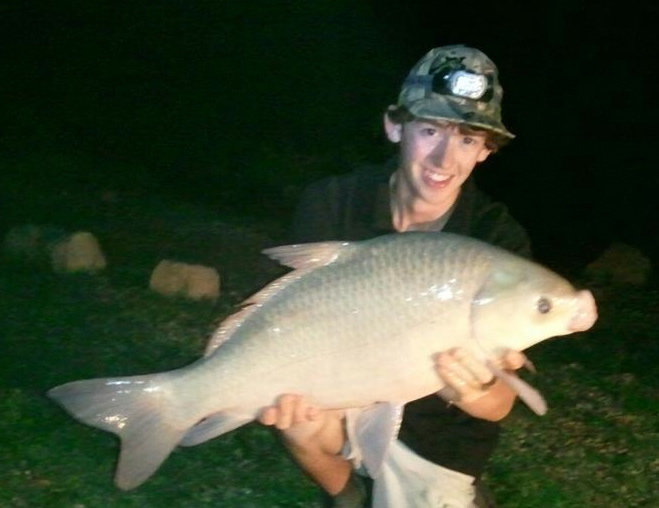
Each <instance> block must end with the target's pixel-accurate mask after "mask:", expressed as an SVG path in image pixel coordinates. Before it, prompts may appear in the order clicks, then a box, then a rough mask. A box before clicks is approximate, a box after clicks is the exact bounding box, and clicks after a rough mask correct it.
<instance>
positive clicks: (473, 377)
mask: <svg viewBox="0 0 659 508" xmlns="http://www.w3.org/2000/svg"><path fill="white" fill-rule="evenodd" d="M527 363H528V360H527V359H526V356H525V355H524V354H523V353H520V352H517V351H512V350H511V351H507V352H506V353H505V354H504V355H503V356H502V357H501V358H499V359H498V360H497V361H496V364H497V366H498V367H499V368H501V369H503V370H517V369H519V368H521V367H522V366H524V365H526V364H527ZM435 369H436V371H437V375H438V376H439V377H440V378H441V379H442V381H444V383H445V384H446V387H445V388H443V389H442V390H440V392H439V395H440V396H442V397H443V398H445V399H446V400H448V401H449V402H455V403H459V405H461V407H462V406H463V405H468V404H471V403H473V402H475V401H478V400H479V399H481V398H483V397H484V396H485V395H488V394H489V393H490V390H491V389H492V388H493V387H494V386H495V385H497V384H500V383H498V382H497V381H498V380H497V378H496V377H495V376H494V375H493V374H492V371H491V370H490V369H489V368H488V367H487V366H486V365H485V364H484V363H483V362H482V361H480V360H478V359H477V358H476V357H475V356H474V355H473V354H472V353H470V352H469V351H467V350H466V349H462V348H455V349H451V350H449V351H446V352H443V353H440V354H438V355H437V356H436V357H435ZM498 391H499V390H497V392H498Z"/></svg>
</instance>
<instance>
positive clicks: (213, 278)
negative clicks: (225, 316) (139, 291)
mask: <svg viewBox="0 0 659 508" xmlns="http://www.w3.org/2000/svg"><path fill="white" fill-rule="evenodd" d="M149 287H150V288H151V289H152V290H153V291H155V292H156V293H159V294H161V295H164V296H183V297H186V298H190V299H192V300H216V299H217V297H218V296H219V295H220V276H219V274H218V273H217V270H215V269H214V268H210V267H208V266H203V265H192V264H187V263H182V262H178V261H171V260H167V259H165V260H162V261H161V262H160V263H158V265H157V266H156V267H155V269H154V270H153V272H152V274H151V279H150V280H149Z"/></svg>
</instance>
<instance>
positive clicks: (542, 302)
mask: <svg viewBox="0 0 659 508" xmlns="http://www.w3.org/2000/svg"><path fill="white" fill-rule="evenodd" d="M537 307H538V312H539V313H540V314H547V312H549V311H550V310H551V300H550V299H549V298H547V297H546V296H541V297H540V298H539V299H538V304H537Z"/></svg>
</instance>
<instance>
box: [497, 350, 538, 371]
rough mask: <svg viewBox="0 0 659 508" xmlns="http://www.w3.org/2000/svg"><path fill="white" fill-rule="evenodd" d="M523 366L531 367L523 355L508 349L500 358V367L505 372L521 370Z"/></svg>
mask: <svg viewBox="0 0 659 508" xmlns="http://www.w3.org/2000/svg"><path fill="white" fill-rule="evenodd" d="M525 365H533V364H532V363H531V362H530V360H529V359H528V358H527V357H526V355H525V354H524V353H520V352H519V351H513V350H512V349H509V350H508V351H506V352H505V353H504V355H503V356H502V357H501V367H502V368H503V369H505V370H517V369H521V368H522V367H524V366H525Z"/></svg>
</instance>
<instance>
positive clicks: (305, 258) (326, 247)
mask: <svg viewBox="0 0 659 508" xmlns="http://www.w3.org/2000/svg"><path fill="white" fill-rule="evenodd" d="M351 246H352V244H351V243H350V242H317V243H302V244H297V245H283V246H281V247H272V248H269V249H265V250H264V251H263V253H264V254H266V255H267V256H269V257H270V258H271V259H274V260H276V261H279V263H281V264H282V265H285V266H289V267H291V268H294V270H293V271H292V272H289V273H287V274H286V275H284V276H283V277H279V278H278V279H276V280H275V281H273V282H271V283H270V284H268V285H267V286H265V287H264V288H263V289H261V290H260V291H258V292H256V293H254V294H253V295H252V296H250V297H249V298H248V299H247V300H245V301H244V302H243V303H242V304H241V305H240V306H239V309H238V311H237V312H235V313H233V314H231V315H230V316H229V317H228V318H226V319H225V320H224V321H223V322H222V324H221V325H220V327H219V328H218V329H217V330H216V331H215V333H213V335H212V336H211V338H210V340H209V341H208V344H207V345H206V351H205V352H204V356H209V355H211V354H213V352H214V351H215V350H216V349H217V348H218V347H220V346H221V345H222V344H224V342H226V341H227V340H228V339H229V338H230V337H231V336H232V335H233V334H234V333H235V331H236V330H237V329H238V328H240V326H241V325H242V324H243V323H244V322H245V320H246V319H247V318H248V317H249V316H250V314H252V312H254V311H256V310H257V309H258V308H259V307H261V306H262V305H263V304H264V303H265V302H266V301H268V299H269V298H271V297H272V296H273V295H275V294H277V293H278V292H279V291H281V290H282V289H283V288H285V287H286V286H288V285H289V284H291V283H293V282H295V281H296V280H298V279H299V278H300V277H302V276H304V275H306V274H308V273H310V272H312V271H314V270H315V269H317V268H320V267H322V266H326V265H329V264H331V263H333V262H334V261H336V260H337V259H339V256H340V255H341V256H343V255H344V254H345V253H347V252H349V251H351V250H352V249H351Z"/></svg>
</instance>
